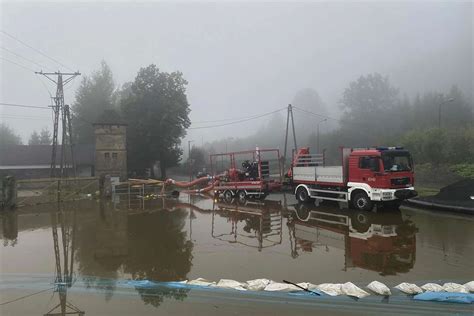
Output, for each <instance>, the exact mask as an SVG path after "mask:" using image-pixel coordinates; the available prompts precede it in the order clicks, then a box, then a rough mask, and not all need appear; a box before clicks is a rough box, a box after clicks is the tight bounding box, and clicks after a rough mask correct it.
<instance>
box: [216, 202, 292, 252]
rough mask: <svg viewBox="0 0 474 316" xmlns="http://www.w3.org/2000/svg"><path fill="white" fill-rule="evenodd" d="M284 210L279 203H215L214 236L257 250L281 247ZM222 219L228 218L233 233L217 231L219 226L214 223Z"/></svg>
mask: <svg viewBox="0 0 474 316" xmlns="http://www.w3.org/2000/svg"><path fill="white" fill-rule="evenodd" d="M281 211H282V205H281V202H279V201H258V200H246V201H245V202H242V201H239V202H238V203H236V201H234V202H233V203H223V202H215V203H214V205H213V212H212V227H211V236H212V237H213V238H215V239H219V240H221V241H227V242H229V243H237V244H241V245H244V246H248V247H253V248H257V249H258V250H259V251H261V250H262V249H263V248H269V247H273V246H275V245H278V244H281V242H282V238H283V236H282V226H283V217H282V213H281ZM216 215H218V216H216ZM219 218H227V221H228V222H230V223H231V229H230V231H227V230H226V231H225V232H219V231H218V228H217V227H220V225H215V223H216V221H217V220H218V219H219ZM241 223H242V224H243V225H242V224H241Z"/></svg>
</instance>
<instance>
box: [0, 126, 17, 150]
mask: <svg viewBox="0 0 474 316" xmlns="http://www.w3.org/2000/svg"><path fill="white" fill-rule="evenodd" d="M8 145H21V138H20V136H18V135H17V134H16V133H15V131H13V130H12V129H11V128H10V127H9V126H8V125H7V124H4V123H0V148H1V147H4V146H8Z"/></svg>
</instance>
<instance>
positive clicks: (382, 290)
mask: <svg viewBox="0 0 474 316" xmlns="http://www.w3.org/2000/svg"><path fill="white" fill-rule="evenodd" d="M367 288H368V289H369V290H371V291H372V292H374V293H376V294H378V295H384V296H388V295H392V292H391V291H390V289H389V288H388V286H386V285H385V284H383V283H382V282H379V281H372V282H370V283H369V285H367Z"/></svg>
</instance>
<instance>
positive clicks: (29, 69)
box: [0, 56, 35, 72]
mask: <svg viewBox="0 0 474 316" xmlns="http://www.w3.org/2000/svg"><path fill="white" fill-rule="evenodd" d="M0 59H3V60H4V61H8V62H9V63H12V64H14V65H17V66H18V67H21V68H23V69H26V70H28V71H31V72H35V71H34V70H33V69H31V68H29V67H26V66H24V65H21V64H19V63H16V62H14V61H11V60H9V59H6V58H5V57H3V56H0Z"/></svg>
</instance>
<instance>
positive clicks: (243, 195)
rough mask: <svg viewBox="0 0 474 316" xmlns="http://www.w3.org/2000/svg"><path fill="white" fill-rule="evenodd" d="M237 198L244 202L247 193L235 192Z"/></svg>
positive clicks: (242, 191)
mask: <svg viewBox="0 0 474 316" xmlns="http://www.w3.org/2000/svg"><path fill="white" fill-rule="evenodd" d="M237 196H238V197H239V200H241V201H245V199H246V198H247V193H245V191H244V190H240V191H239V192H237Z"/></svg>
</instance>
